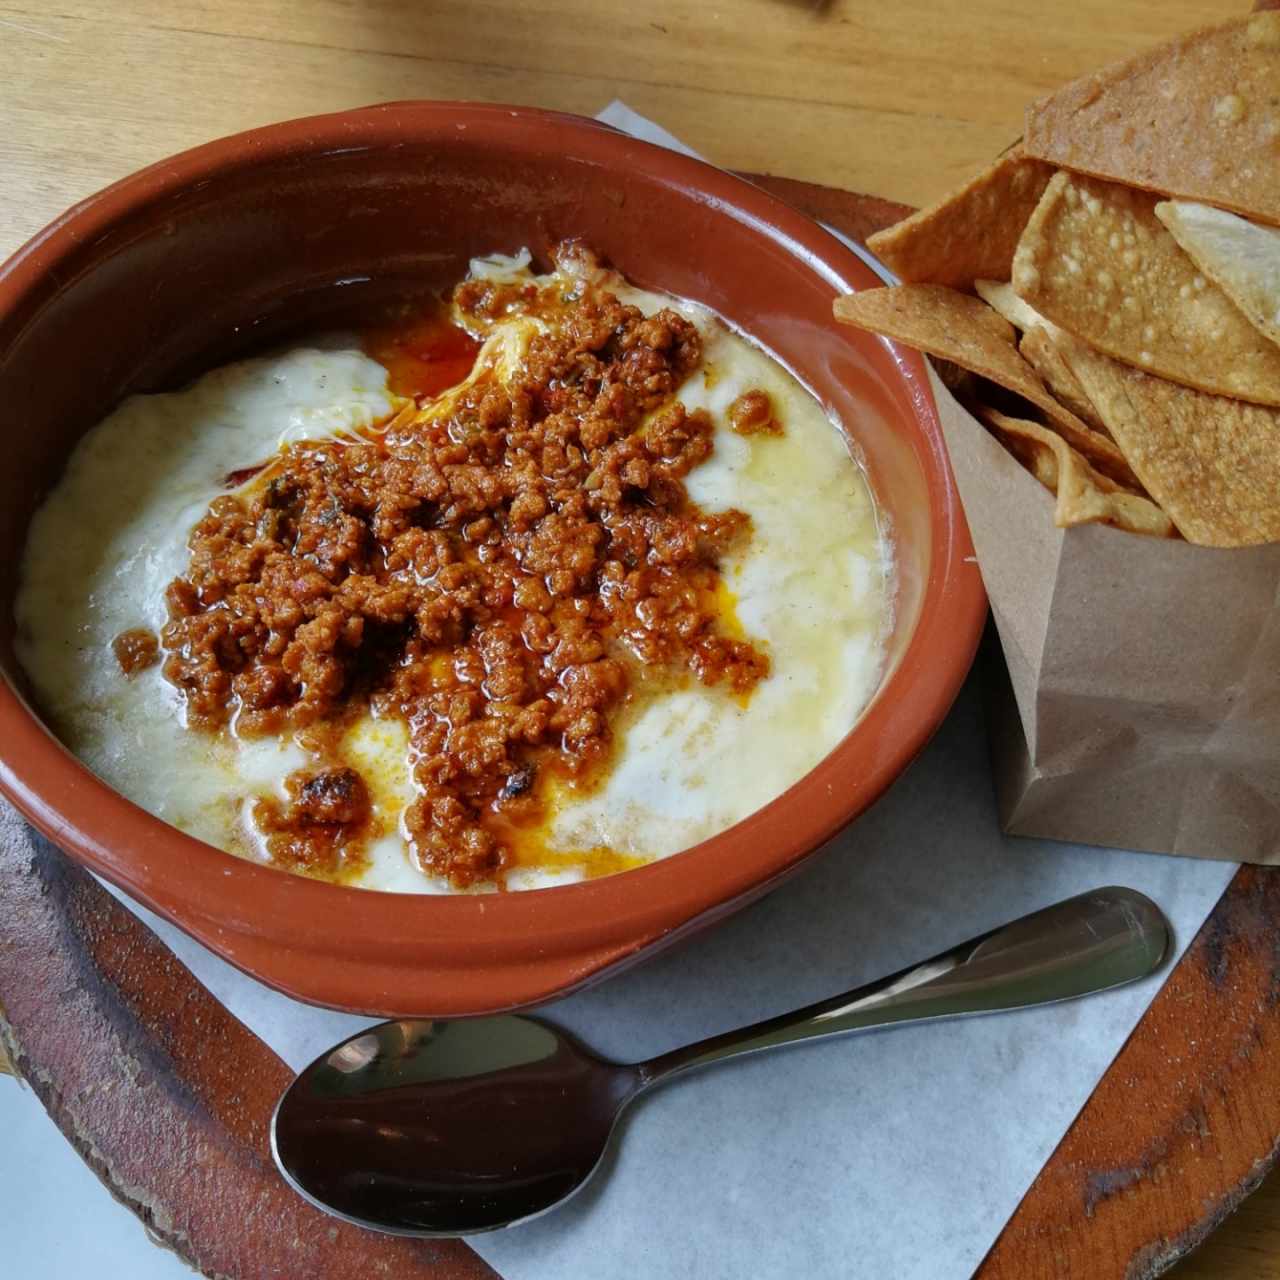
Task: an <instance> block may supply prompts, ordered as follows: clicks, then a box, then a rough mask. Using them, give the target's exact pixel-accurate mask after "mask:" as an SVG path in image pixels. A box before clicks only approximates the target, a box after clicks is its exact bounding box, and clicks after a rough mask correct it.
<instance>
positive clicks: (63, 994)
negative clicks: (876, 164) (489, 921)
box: [0, 178, 1280, 1280]
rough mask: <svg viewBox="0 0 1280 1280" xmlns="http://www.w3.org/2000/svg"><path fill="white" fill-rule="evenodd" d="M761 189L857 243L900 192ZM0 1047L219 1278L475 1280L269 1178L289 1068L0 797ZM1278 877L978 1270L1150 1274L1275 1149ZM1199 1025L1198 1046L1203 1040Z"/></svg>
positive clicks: (1226, 926) (1141, 1038)
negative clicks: (274, 1114) (339, 1219)
mask: <svg viewBox="0 0 1280 1280" xmlns="http://www.w3.org/2000/svg"><path fill="white" fill-rule="evenodd" d="M755 180H756V181H758V182H759V183H760V184H761V185H763V186H766V187H768V188H769V189H770V190H773V191H774V192H775V193H776V194H778V195H780V196H781V197H782V198H783V199H786V200H788V201H789V202H790V203H792V204H794V205H796V206H798V207H800V208H802V209H804V210H805V211H806V212H808V213H810V214H812V215H813V216H815V217H819V218H822V219H823V220H825V221H827V222H829V223H831V224H832V225H834V226H837V227H839V228H840V229H841V230H843V231H845V232H846V233H847V234H850V235H853V236H856V237H857V238H859V239H862V238H865V236H866V235H868V234H870V232H871V231H873V230H876V229H878V228H879V227H880V226H883V225H887V224H888V223H889V222H892V221H894V220H895V219H896V218H898V217H900V216H901V215H902V213H903V212H905V209H904V207H903V206H901V205H895V204H892V203H891V202H887V201H882V200H875V199H872V198H868V197H857V196H853V195H850V194H849V193H846V192H840V191H833V190H830V189H827V188H821V187H814V186H811V185H810V184H807V183H799V182H792V181H790V180H787V179H773V178H756V179H755ZM0 918H3V919H4V921H5V929H4V931H3V932H2V933H0V1049H3V1050H4V1051H5V1052H7V1054H8V1056H9V1057H10V1059H11V1060H12V1062H13V1065H14V1066H15V1067H16V1068H17V1070H18V1071H19V1072H20V1073H21V1074H22V1075H23V1076H24V1077H25V1078H26V1079H27V1080H28V1082H29V1083H30V1084H31V1086H32V1087H33V1088H34V1089H35V1091H36V1093H37V1094H38V1096H39V1097H40V1099H41V1101H42V1103H43V1104H44V1106H45V1108H46V1109H47V1110H48V1111H49V1113H50V1115H51V1116H52V1117H53V1119H54V1120H55V1122H56V1123H57V1124H58V1126H59V1128H61V1130H62V1131H63V1133H64V1134H65V1135H66V1136H67V1138H68V1139H69V1140H70V1141H71V1143H72V1144H73V1146H74V1147H75V1148H76V1150H77V1151H78V1152H79V1153H80V1154H81V1155H82V1156H83V1157H84V1159H85V1160H86V1161H87V1162H88V1163H89V1165H90V1166H91V1167H92V1168H93V1169H94V1170H95V1172H96V1173H97V1174H98V1175H99V1177H101V1178H102V1180H103V1181H104V1183H106V1185H107V1186H108V1187H109V1188H110V1190H111V1191H112V1193H113V1194H114V1195H115V1196H116V1198H117V1199H119V1200H120V1201H121V1202H122V1203H123V1204H125V1205H126V1206H127V1207H129V1208H130V1209H131V1210H132V1211H133V1212H135V1213H136V1214H137V1215H138V1216H139V1217H140V1218H141V1219H142V1221H143V1222H144V1223H145V1224H146V1226H147V1228H148V1230H149V1232H150V1233H151V1235H152V1237H153V1238H154V1239H156V1240H157V1241H158V1242H159V1243H161V1244H164V1245H166V1246H167V1247H169V1248H172V1249H173V1250H174V1251H175V1252H177V1253H178V1254H179V1255H180V1256H181V1257H182V1258H183V1259H184V1260H185V1261H187V1262H188V1263H189V1264H190V1265H192V1266H193V1267H195V1268H196V1269H197V1270H198V1271H200V1272H201V1273H202V1274H204V1275H206V1276H211V1277H227V1278H228V1280H248V1278H249V1277H256V1276H259V1275H265V1274H276V1275H306V1276H308V1277H314V1278H315V1280H345V1278H346V1277H350V1276H354V1275H356V1274H360V1275H372V1276H382V1275H393V1274H394V1275H395V1276H397V1277H398V1278H401V1277H402V1278H403V1280H412V1277H423V1278H424V1280H425V1278H427V1277H430V1278H431V1280H482V1278H483V1277H493V1276H494V1275H495V1273H494V1272H493V1271H492V1270H491V1269H490V1268H489V1267H487V1266H486V1265H485V1264H484V1263H483V1262H481V1261H480V1259H479V1258H478V1257H477V1256H476V1255H475V1253H473V1252H472V1251H471V1250H470V1249H469V1248H467V1247H466V1246H465V1245H464V1244H462V1243H461V1242H443V1243H425V1242H423V1243H418V1242H407V1241H401V1240H394V1239H391V1238H389V1237H385V1236H378V1235H374V1234H371V1233H368V1232H365V1231H361V1230H360V1229H358V1228H354V1227H348V1226H345V1225H342V1224H339V1223H336V1222H334V1221H333V1220H332V1219H329V1218H327V1217H325V1216H324V1215H322V1214H320V1213H318V1212H317V1211H315V1210H313V1209H311V1208H310V1206H308V1205H306V1204H305V1203H304V1202H303V1201H301V1200H300V1199H299V1198H298V1197H296V1196H295V1195H294V1194H293V1193H292V1192H291V1191H289V1190H288V1189H287V1188H286V1187H285V1186H284V1184H283V1183H282V1182H281V1181H280V1179H279V1178H278V1177H277V1175H276V1173H275V1171H274V1168H273V1167H272V1165H271V1162H270V1156H269V1153H268V1149H267V1123H268V1119H269V1117H270V1114H271V1108H272V1107H273V1106H274V1103H275V1100H276V1098H277V1096H278V1095H279V1092H280V1090H281V1089H282V1088H283V1087H284V1086H285V1084H286V1083H287V1082H288V1080H289V1075H290V1073H289V1070H288V1068H287V1067H286V1066H285V1065H284V1064H283V1063H282V1062H281V1061H280V1060H279V1059H278V1058H277V1057H276V1056H275V1055H274V1054H273V1053H272V1052H271V1050H270V1049H268V1048H267V1046H266V1045H265V1044H263V1043H262V1041H260V1040H259V1039H258V1038H257V1037H256V1036H254V1035H253V1034H252V1033H251V1032H249V1031H248V1030H247V1029H246V1028H245V1027H244V1026H242V1025H241V1024H240V1023H239V1022H237V1021H236V1020H235V1019H234V1018H233V1017H232V1016H231V1015H230V1014H229V1013H228V1012H227V1011H226V1010H225V1009H224V1008H223V1007H222V1006H221V1005H220V1004H218V1002H217V1001H216V1000H214V999H213V997H212V996H210V995H209V994H208V992H206V991H205V990H204V989H203V988H202V987H201V986H200V985H199V984H198V983H197V982H196V981H195V980H194V978H193V977H192V976H191V974H190V973H189V971H188V970H187V969H186V968H185V967H184V966H183V965H182V964H181V963H180V962H179V961H178V960H177V959H176V958H175V957H174V956H173V955H172V954H171V953H170V952H169V951H168V950H167V949H166V948H165V947H164V946H163V945H162V944H161V943H160V942H159V941H158V940H157V939H156V938H155V937H154V935H153V934H151V932H150V931H149V930H148V929H146V927H145V926H143V925H142V924H141V922H140V921H138V920H137V919H136V918H135V917H134V916H133V915H131V914H130V913H129V912H127V911H126V910H124V909H123V908H122V907H121V906H120V905H119V904H118V903H117V902H115V900H114V899H113V898H111V896H110V895H109V894H107V893H105V892H104V891H103V890H102V889H101V888H100V887H99V886H98V885H97V884H96V883H95V882H94V881H93V879H92V878H91V877H90V876H88V875H87V874H86V873H85V872H83V871H82V870H80V869H79V868H78V867H75V866H73V865H72V864H71V863H70V862H69V861H68V860H67V859H66V858H65V857H64V856H63V855H62V854H61V853H60V852H59V851H58V850H56V849H55V848H54V847H53V846H52V845H50V844H49V843H48V842H47V841H45V840H43V839H42V838H41V837H39V836H37V835H36V834H35V833H34V832H33V831H32V830H31V829H30V828H28V827H27V826H26V825H25V824H24V823H23V822H22V821H21V819H20V818H19V817H18V816H17V814H16V813H14V811H13V810H11V809H10V808H9V807H8V806H7V805H2V804H0ZM1278 925H1280V876H1277V875H1276V874H1274V873H1273V872H1268V871H1263V870H1259V869H1255V868H1246V869H1244V870H1242V871H1241V872H1240V873H1239V874H1238V875H1237V876H1236V877H1235V879H1234V880H1233V881H1232V883H1231V885H1230V887H1229V888H1228V890H1227V892H1226V893H1225V895H1224V896H1223V898H1222V900H1221V902H1220V903H1219V904H1218V906H1217V907H1216V908H1215V910H1214V912H1213V914H1212V915H1211V916H1210V918H1209V920H1208V922H1207V923H1206V924H1205V926H1204V928H1203V929H1202V930H1201V931H1200V933H1199V935H1198V936H1197V938H1196V940H1195V942H1194V943H1193V945H1192V947H1191V949H1190V950H1189V951H1188V953H1187V955H1186V957H1185V958H1184V959H1183V961H1182V963H1181V964H1180V965H1179V966H1178V968H1177V969H1176V970H1175V971H1174V973H1173V975H1172V976H1171V978H1170V980H1169V982H1168V983H1167V984H1166V985H1165V987H1164V989H1163V990H1162V991H1161V993H1160V995H1159V996H1158V997H1157V998H1156V1000H1155V1002H1154V1003H1153V1005H1152V1007H1151V1010H1150V1011H1149V1012H1148V1014H1147V1016H1146V1017H1145V1018H1144V1019H1143V1021H1142V1022H1141V1023H1140V1024H1139V1026H1138V1028H1137V1029H1136V1030H1135V1031H1134V1033H1133V1035H1132V1036H1131V1037H1130V1039H1129V1042H1128V1043H1127V1044H1126V1045H1125V1047H1124V1049H1123V1050H1122V1051H1121V1053H1120V1055H1119V1056H1118V1057H1117V1059H1116V1061H1115V1063H1114V1064H1113V1065H1112V1067H1111V1069H1110V1070H1109V1071H1108V1072H1107V1074H1106V1076H1105V1077H1104V1079H1103V1081H1102V1082H1101V1084H1100V1086H1099V1088H1098V1090H1097V1091H1096V1092H1095V1094H1094V1096H1093V1097H1092V1098H1091V1099H1090V1101H1089V1103H1088V1104H1087V1105H1086V1106H1085V1108H1084V1109H1083V1111H1082V1112H1081V1114H1080V1116H1079V1117H1078V1118H1077V1120H1076V1122H1075V1124H1074V1125H1073V1126H1072V1128H1071V1129H1070V1131H1069V1132H1068V1134H1067V1135H1066V1137H1065V1138H1064V1139H1063V1142H1062V1143H1061V1145H1060V1146H1059V1148H1058V1150H1057V1151H1056V1152H1055V1153H1054V1155H1053V1157H1052V1158H1051V1160H1050V1161H1049V1162H1048V1164H1047V1165H1046V1166H1045V1168H1044V1170H1043V1171H1042V1173H1041V1174H1040V1176H1039V1177H1038V1178H1037V1179H1036V1181H1035V1183H1034V1184H1033V1186H1032V1187H1031V1189H1030V1190H1029V1192H1028V1193H1027V1196H1026V1198H1025V1199H1024V1201H1023V1203H1022V1205H1021V1206H1020V1207H1019V1209H1018V1211H1017V1213H1016V1214H1015V1215H1014V1217H1013V1218H1012V1219H1011V1221H1010V1222H1009V1224H1008V1225H1007V1226H1006V1228H1005V1230H1004V1232H1003V1233H1002V1234H1001V1236H1000V1238H999V1240H998V1241H997V1242H996V1244H995V1246H994V1247H993V1249H992V1250H991V1252H990V1254H989V1255H988V1257H987V1259H986V1260H985V1262H984V1263H983V1265H982V1267H981V1268H980V1270H979V1272H978V1275H979V1277H980V1278H981V1280H1006V1278H1009V1280H1013V1278H1014V1277H1016V1278H1017V1280H1039V1278H1040V1277H1045V1278H1046V1280H1047V1278H1053V1280H1109V1278H1111V1277H1115V1278H1116V1280H1147V1277H1153V1276H1156V1275H1158V1274H1159V1273H1160V1272H1162V1271H1164V1270H1165V1269H1167V1267H1168V1266H1170V1265H1172V1264H1173V1262H1175V1261H1176V1260H1177V1259H1178V1258H1179V1257H1181V1256H1183V1255H1184V1254H1185V1253H1186V1252H1188V1251H1189V1250H1190V1249H1192V1248H1194V1247H1195V1246H1196V1245H1197V1244H1198V1243H1200V1241H1201V1240H1203V1239H1204V1238H1205V1237H1206V1236H1207V1235H1208V1234H1209V1232H1211V1231H1212V1230H1213V1229H1214V1227H1215V1226H1217V1225H1218V1224H1219V1223H1220V1222H1221V1221H1222V1220H1223V1218H1225V1217H1226V1216H1227V1215H1228V1214H1229V1213H1231V1212H1232V1210H1233V1209H1235V1208H1236V1207H1237V1206H1238V1205H1239V1203H1240V1202H1241V1201H1242V1200H1243V1199H1244V1198H1245V1197H1246V1196H1247V1195H1248V1194H1249V1193H1250V1192H1251V1191H1252V1190H1253V1189H1254V1188H1255V1187H1256V1186H1257V1184H1258V1183H1259V1182H1260V1181H1261V1179H1262V1177H1263V1176H1264V1174H1265V1173H1266V1171H1267V1170H1268V1169H1269V1168H1270V1167H1271V1165H1272V1163H1273V1162H1274V1161H1275V1159H1276V1154H1277V1143H1278V1135H1280V1090H1276V1089H1274V1088H1273V1087H1272V1084H1273V1081H1274V1080H1275V1079H1277V1067H1280V1014H1278V1012H1277V1005H1278V1003H1280V929H1278V927H1277V926H1278ZM1189 1030H1190V1031H1193V1032H1194V1034H1193V1035H1190V1034H1188V1032H1189Z"/></svg>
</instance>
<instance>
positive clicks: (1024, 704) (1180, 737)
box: [930, 371, 1280, 863]
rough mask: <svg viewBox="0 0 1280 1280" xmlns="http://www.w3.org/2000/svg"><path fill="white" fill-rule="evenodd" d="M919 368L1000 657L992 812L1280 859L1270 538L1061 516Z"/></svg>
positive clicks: (1005, 821) (1176, 847)
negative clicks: (1133, 529) (1252, 541)
mask: <svg viewBox="0 0 1280 1280" xmlns="http://www.w3.org/2000/svg"><path fill="white" fill-rule="evenodd" d="M930 377H931V380H932V382H933V390H934V396H935V399H936V401H937V405H938V413H939V416H940V418H941V421H942V428H943V433H944V435H945V436H946V441H947V447H948V450H949V451H950V454H951V463H952V467H953V469H954V471H955V475H956V483H957V485H958V487H959V490H960V497H961V500H962V501H963V503H964V508H965V513H966V515H967V516H968V519H969V528H970V530H971V531H972V533H973V541H974V546H975V547H976V548H977V552H978V562H979V565H980V566H981V569H982V577H983V581H984V582H985V583H986V587H987V594H988V595H989V596H990V598H991V610H992V613H993V614H994V616H995V622H996V626H997V628H998V630H999V632H1000V641H1001V645H1002V647H1003V649H1004V654H1005V659H1006V661H1007V663H1008V667H1009V676H1010V684H1011V686H1012V697H1009V696H1008V695H1007V694H1006V696H1005V697H1003V698H999V697H997V698H995V699H993V705H992V707H991V711H992V714H991V717H990V719H991V733H992V757H993V763H994V767H995V779H996V794H997V799H998V802H999V809H1000V820H1001V824H1002V826H1003V827H1004V829H1005V830H1006V831H1007V832H1009V833H1011V834H1014V835H1029V836H1047V837H1052V838H1054V839H1057V840H1069V841H1076V842H1080V843H1085V844H1099V845H1111V846H1115V847H1118V848H1126V849H1145V850H1149V851H1151V852H1157V853H1176V854H1185V855H1189V856H1192V857H1202V858H1226V859H1231V860H1233V861H1234V860H1241V861H1246V862H1264V863H1280V544H1274V545H1270V546H1265V547H1250V548H1239V549H1227V550H1220V549H1215V548H1210V547H1197V546H1192V545H1191V544H1190V543H1185V542H1177V541H1167V540H1165V539H1160V538H1148V537H1143V536H1142V535H1139V534H1132V533H1125V532H1123V531H1121V530H1118V529H1112V528H1109V527H1106V526H1102V525H1082V526H1079V527H1077V528H1073V529H1059V528H1057V527H1056V526H1055V525H1054V523H1053V497H1052V495H1051V494H1050V493H1049V492H1048V491H1047V490H1046V489H1045V488H1044V487H1043V486H1042V485H1041V484H1040V483H1039V482H1038V481H1037V480H1036V479H1035V478H1034V477H1033V476H1031V475H1030V474H1029V473H1028V472H1027V471H1025V470H1024V469H1023V468H1022V467H1021V466H1020V465H1019V464H1018V463H1017V462H1015V461H1014V459H1013V458H1012V457H1010V455H1009V454H1008V453H1006V452H1005V450H1004V448H1003V447H1002V446H1001V445H1000V444H999V443H998V442H997V441H996V440H995V439H994V438H993V437H992V436H991V435H990V434H989V433H988V432H987V431H986V430H984V429H983V427H982V425H981V424H980V423H979V422H977V420H976V419H974V418H973V417H972V416H971V415H970V414H969V413H968V412H966V411H965V410H964V409H963V408H962V407H961V406H960V405H959V403H957V401H956V400H955V399H954V397H953V396H952V395H951V394H950V392H948V391H947V390H946V388H945V387H943V385H942V384H941V383H940V382H939V381H938V379H937V377H936V375H934V374H933V373H932V371H931V373H930ZM1277 499H1278V500H1280V495H1277Z"/></svg>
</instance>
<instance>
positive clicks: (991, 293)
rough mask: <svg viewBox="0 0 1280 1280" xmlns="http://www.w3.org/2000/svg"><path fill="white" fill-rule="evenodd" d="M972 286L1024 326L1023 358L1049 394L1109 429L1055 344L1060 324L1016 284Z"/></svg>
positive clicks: (990, 282) (1091, 422)
mask: <svg viewBox="0 0 1280 1280" xmlns="http://www.w3.org/2000/svg"><path fill="white" fill-rule="evenodd" d="M973 287H974V289H975V290H976V291H977V294H978V297H980V298H981V299H982V300H983V301H984V302H986V303H987V304H988V305H989V306H992V307H994V308H995V309H996V310H997V311H998V312H999V313H1000V314H1001V315H1002V316H1004V318H1005V319H1006V320H1007V321H1008V322H1009V323H1010V324H1011V325H1013V327H1014V328H1015V329H1021V330H1022V341H1021V342H1019V343H1018V351H1019V353H1020V354H1021V356H1022V358H1023V359H1024V360H1025V361H1026V362H1027V363H1028V364H1029V365H1030V366H1031V367H1032V368H1033V369H1034V370H1035V371H1036V372H1037V373H1038V374H1039V375H1040V378H1041V380H1042V381H1043V382H1044V384H1045V386H1046V387H1048V388H1049V394H1050V395H1052V396H1053V398H1054V399H1055V400H1056V401H1057V402H1058V403H1059V404H1060V405H1062V406H1063V407H1064V408H1067V409H1069V410H1070V411H1071V412H1072V413H1074V414H1075V415H1076V417H1077V418H1079V419H1080V420H1081V421H1082V422H1085V423H1087V424H1088V425H1089V426H1091V427H1092V428H1093V429H1094V430H1095V431H1101V432H1103V433H1105V432H1106V427H1105V426H1104V425H1103V422H1102V419H1101V418H1099V417H1098V415H1097V413H1096V412H1095V411H1094V408H1093V405H1092V404H1090V403H1089V397H1088V396H1087V395H1085V391H1084V388H1083V387H1082V386H1081V385H1080V380H1079V379H1078V378H1077V377H1076V375H1075V374H1074V373H1072V372H1071V369H1070V366H1069V365H1068V364H1067V362H1066V361H1065V360H1064V359H1063V358H1062V353H1061V352H1060V351H1059V350H1058V348H1057V347H1056V346H1054V344H1053V335H1054V334H1055V333H1056V332H1057V330H1058V326H1057V325H1056V324H1054V323H1053V321H1052V320H1046V319H1045V318H1044V316H1042V315H1041V314H1040V313H1039V312H1038V311H1037V310H1036V309H1035V307H1033V306H1031V304H1030V303H1027V302H1024V301H1023V300H1022V299H1021V298H1020V297H1018V295H1017V294H1016V293H1014V291H1013V285H1011V284H1001V283H1000V282H999V281H997V280H975V281H974V282H973Z"/></svg>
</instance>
